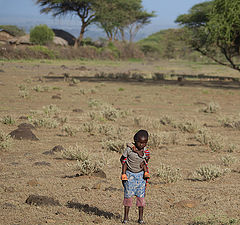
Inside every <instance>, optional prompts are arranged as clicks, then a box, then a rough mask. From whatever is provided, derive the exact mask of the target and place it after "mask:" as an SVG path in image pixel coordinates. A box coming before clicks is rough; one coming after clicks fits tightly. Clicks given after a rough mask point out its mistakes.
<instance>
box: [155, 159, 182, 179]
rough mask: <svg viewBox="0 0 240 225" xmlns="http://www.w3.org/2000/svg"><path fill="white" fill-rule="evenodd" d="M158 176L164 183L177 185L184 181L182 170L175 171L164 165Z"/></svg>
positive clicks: (158, 170)
mask: <svg viewBox="0 0 240 225" xmlns="http://www.w3.org/2000/svg"><path fill="white" fill-rule="evenodd" d="M156 176H157V177H159V178H160V179H161V181H162V182H164V183H175V182H177V181H179V180H181V179H182V175H181V173H180V169H174V168H171V167H170V166H168V165H165V164H162V163H161V164H160V166H159V168H158V169H157V174H156Z"/></svg>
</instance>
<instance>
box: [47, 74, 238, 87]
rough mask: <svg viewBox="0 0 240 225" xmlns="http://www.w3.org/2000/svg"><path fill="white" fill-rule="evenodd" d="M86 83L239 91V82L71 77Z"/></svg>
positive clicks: (55, 78)
mask: <svg viewBox="0 0 240 225" xmlns="http://www.w3.org/2000/svg"><path fill="white" fill-rule="evenodd" d="M44 78H45V79H47V80H49V81H51V80H52V81H58V80H59V81H62V80H64V79H65V77H64V76H44ZM71 78H72V79H77V80H80V81H83V82H84V81H86V82H119V83H132V84H135V85H136V84H141V85H143V84H144V85H160V86H163V85H169V86H186V87H205V88H219V89H232V90H237V89H240V82H238V81H227V80H225V81H224V80H186V79H184V80H181V81H179V80H167V79H165V80H152V79H141V80H136V79H114V78H101V77H77V76H74V77H71Z"/></svg>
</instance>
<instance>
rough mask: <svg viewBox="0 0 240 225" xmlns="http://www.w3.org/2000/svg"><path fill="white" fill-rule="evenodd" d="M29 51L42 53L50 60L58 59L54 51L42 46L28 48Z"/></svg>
mask: <svg viewBox="0 0 240 225" xmlns="http://www.w3.org/2000/svg"><path fill="white" fill-rule="evenodd" d="M28 49H30V50H31V51H32V52H34V53H40V54H42V55H44V56H46V57H47V58H49V59H55V58H57V57H58V53H56V52H54V51H53V50H51V49H49V48H47V47H44V46H41V45H36V46H30V47H28Z"/></svg>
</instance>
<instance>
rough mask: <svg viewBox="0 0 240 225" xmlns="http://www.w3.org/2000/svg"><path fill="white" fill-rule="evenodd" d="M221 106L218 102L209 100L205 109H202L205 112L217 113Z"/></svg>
mask: <svg viewBox="0 0 240 225" xmlns="http://www.w3.org/2000/svg"><path fill="white" fill-rule="evenodd" d="M220 109H221V107H220V106H219V104H218V103H215V102H210V103H209V104H208V105H207V107H206V108H205V109H203V110H202V111H203V112H205V113H217V112H218V111H219V110H220Z"/></svg>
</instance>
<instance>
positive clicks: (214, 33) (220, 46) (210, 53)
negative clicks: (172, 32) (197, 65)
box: [176, 0, 240, 71]
mask: <svg viewBox="0 0 240 225" xmlns="http://www.w3.org/2000/svg"><path fill="white" fill-rule="evenodd" d="M176 22H177V23H179V24H180V25H183V26H184V27H185V28H186V30H187V33H188V39H187V40H188V43H189V44H190V45H191V46H192V47H193V48H194V49H195V50H197V51H199V52H201V53H202V54H203V55H205V56H207V57H209V58H211V59H213V60H214V61H215V62H217V63H219V64H221V65H225V66H228V67H230V68H232V69H236V70H238V71H240V66H239V65H238V63H237V61H238V60H239V56H240V52H239V48H240V0H212V1H207V2H203V3H201V4H197V5H195V6H193V7H192V8H191V9H190V10H189V13H188V14H183V15H180V16H179V17H178V18H177V19H176Z"/></svg>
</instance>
